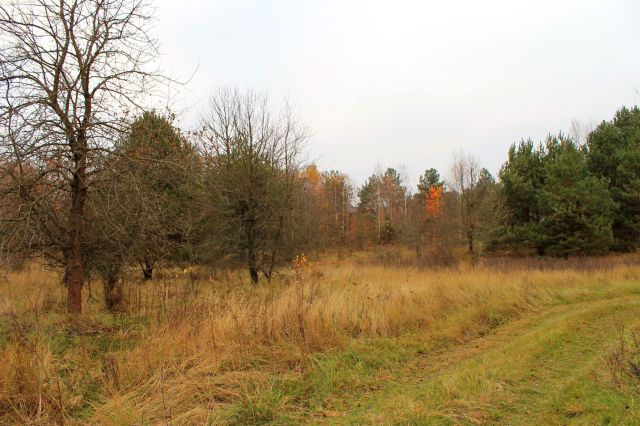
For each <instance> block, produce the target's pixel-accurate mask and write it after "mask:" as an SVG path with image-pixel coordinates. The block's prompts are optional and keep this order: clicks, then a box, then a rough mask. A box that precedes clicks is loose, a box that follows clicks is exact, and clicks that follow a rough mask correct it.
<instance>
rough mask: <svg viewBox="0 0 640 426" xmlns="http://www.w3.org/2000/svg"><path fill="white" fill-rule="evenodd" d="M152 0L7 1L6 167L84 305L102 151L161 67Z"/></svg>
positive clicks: (0, 33) (3, 56)
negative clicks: (89, 212) (87, 239)
mask: <svg viewBox="0 0 640 426" xmlns="http://www.w3.org/2000/svg"><path fill="white" fill-rule="evenodd" d="M150 19H151V17H150V16H149V8H148V5H147V4H146V2H145V1H144V0H59V1H56V2H53V1H50V0H33V1H31V2H28V3H26V2H25V3H12V4H11V5H1V6H0V40H1V41H0V96H1V97H2V100H1V101H0V126H2V131H1V132H0V134H1V135H2V139H1V144H0V150H1V151H0V164H2V166H0V167H1V170H0V171H1V172H2V174H3V175H5V176H6V178H5V179H7V180H8V181H11V182H12V185H11V188H12V190H13V194H14V195H15V196H17V197H18V198H19V200H20V206H19V209H20V211H21V212H22V214H21V215H20V217H19V219H21V220H22V221H23V223H24V221H28V222H29V223H30V225H29V226H34V227H37V228H38V229H39V230H40V231H41V232H40V233H39V235H40V237H41V243H42V244H43V245H45V246H46V247H48V248H50V249H51V250H50V253H52V255H53V254H54V253H55V252H56V251H57V252H59V253H60V261H61V263H62V264H63V265H64V267H65V282H66V285H67V288H68V298H67V308H68V311H69V312H71V313H80V312H81V311H82V287H83V283H84V280H85V275H86V273H85V268H84V265H83V256H84V249H83V233H84V229H85V226H86V224H85V206H86V204H87V200H88V197H89V196H90V192H91V186H92V184H93V183H94V182H95V181H96V179H97V177H98V176H99V174H100V172H101V169H100V167H99V164H100V162H99V159H100V157H101V156H102V155H103V154H104V153H105V152H107V151H108V150H109V149H110V147H111V145H112V142H113V141H114V140H116V139H117V136H115V135H116V134H118V133H120V132H121V131H123V130H124V127H125V126H124V124H125V120H123V118H124V117H125V116H126V115H127V114H128V112H130V111H131V110H132V109H135V108H138V107H139V100H140V96H141V95H145V94H148V93H149V90H150V86H149V84H150V83H152V82H154V81H157V77H158V75H157V73H155V72H154V71H153V70H151V69H148V67H149V66H150V65H151V64H152V63H153V61H154V59H155V57H156V54H157V43H156V42H155V40H153V39H151V38H150V37H149V36H148V32H147V29H148V25H149V24H150Z"/></svg>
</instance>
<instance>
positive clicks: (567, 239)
mask: <svg viewBox="0 0 640 426" xmlns="http://www.w3.org/2000/svg"><path fill="white" fill-rule="evenodd" d="M544 163H545V164H544V187H543V188H542V190H541V191H540V194H539V200H538V205H539V208H540V213H541V221H540V226H539V227H538V228H537V229H538V231H539V234H538V238H537V239H538V241H539V243H540V244H541V245H542V246H543V247H544V249H545V253H546V254H550V255H553V256H562V257H568V256H570V255H573V254H602V253H605V252H607V251H608V249H609V247H611V245H612V244H613V234H612V231H611V224H612V211H613V208H614V203H613V201H612V200H611V197H610V195H609V190H608V188H607V183H606V182H605V181H604V180H602V179H600V178H597V177H595V176H593V175H591V174H590V173H589V170H588V167H587V162H586V150H585V149H584V148H582V147H579V146H578V145H577V144H576V143H575V142H573V141H572V140H571V139H567V138H564V137H563V136H562V135H560V136H558V137H551V138H549V139H548V141H547V144H546V155H545V161H544Z"/></svg>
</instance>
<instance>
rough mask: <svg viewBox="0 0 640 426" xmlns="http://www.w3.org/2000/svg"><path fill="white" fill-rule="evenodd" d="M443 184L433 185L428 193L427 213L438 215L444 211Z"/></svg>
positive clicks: (433, 215)
mask: <svg viewBox="0 0 640 426" xmlns="http://www.w3.org/2000/svg"><path fill="white" fill-rule="evenodd" d="M442 207H443V202H442V185H440V186H432V187H431V188H429V192H428V193H427V213H429V215H430V216H432V217H436V216H439V215H440V214H441V213H442Z"/></svg>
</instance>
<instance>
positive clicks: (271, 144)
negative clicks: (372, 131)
mask: <svg viewBox="0 0 640 426" xmlns="http://www.w3.org/2000/svg"><path fill="white" fill-rule="evenodd" d="M306 139H307V136H306V130H305V128H304V127H303V126H301V125H299V124H298V123H297V122H296V121H295V120H294V119H293V117H292V115H291V112H290V110H289V109H288V108H285V109H284V111H283V112H282V113H281V114H273V113H271V112H270V110H269V106H268V100H267V97H266V96H265V95H259V94H255V93H252V92H249V93H247V94H241V93H239V92H238V91H237V90H227V89H221V90H219V91H218V92H217V93H216V94H215V95H214V96H213V97H212V98H211V105H210V107H209V110H208V112H207V114H206V115H205V116H204V118H203V121H202V140H203V146H204V148H205V156H206V158H207V161H208V163H207V165H208V167H209V173H208V175H207V181H208V183H207V186H208V187H209V190H210V193H211V200H212V201H211V206H212V207H211V211H212V212H213V213H212V214H213V217H212V219H213V222H214V223H217V224H218V229H217V231H216V232H214V234H215V236H216V238H217V239H218V247H217V248H218V249H220V250H221V251H223V252H226V251H230V250H231V251H234V252H236V253H243V254H244V255H245V256H246V262H247V266H248V269H249V276H250V278H251V281H252V282H253V283H258V278H259V272H260V271H261V272H262V273H263V274H264V276H265V277H266V278H267V280H270V279H271V276H272V273H273V270H274V267H275V265H276V263H277V260H278V255H279V250H280V249H281V248H282V247H281V245H282V243H283V241H284V237H285V230H286V229H287V227H288V226H289V224H290V222H291V218H292V217H293V215H292V209H293V208H294V198H293V197H294V196H295V193H296V186H297V185H298V184H300V182H301V180H300V172H301V154H302V150H303V146H304V142H305V141H306Z"/></svg>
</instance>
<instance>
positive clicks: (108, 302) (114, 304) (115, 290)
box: [102, 271, 122, 312]
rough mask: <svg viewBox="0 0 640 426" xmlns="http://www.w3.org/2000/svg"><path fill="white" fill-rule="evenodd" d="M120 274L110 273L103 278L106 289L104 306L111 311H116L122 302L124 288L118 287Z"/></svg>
mask: <svg viewBox="0 0 640 426" xmlns="http://www.w3.org/2000/svg"><path fill="white" fill-rule="evenodd" d="M118 279H119V274H118V273H117V272H115V271H109V272H108V273H106V274H105V276H103V278H102V283H103V288H104V304H105V306H106V307H107V309H109V310H110V311H112V312H113V311H115V310H116V308H118V307H119V306H120V302H122V288H121V287H120V286H119V285H118Z"/></svg>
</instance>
